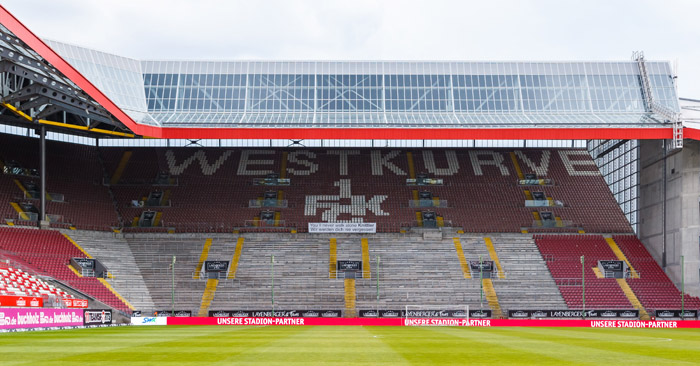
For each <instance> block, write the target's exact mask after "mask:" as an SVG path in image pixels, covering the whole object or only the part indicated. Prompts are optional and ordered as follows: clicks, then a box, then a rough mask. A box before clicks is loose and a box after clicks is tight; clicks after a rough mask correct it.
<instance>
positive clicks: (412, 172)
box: [406, 151, 416, 179]
mask: <svg viewBox="0 0 700 366" xmlns="http://www.w3.org/2000/svg"><path fill="white" fill-rule="evenodd" d="M406 160H408V177H409V178H411V179H416V166H415V164H414V162H413V153H412V152H410V151H409V152H407V153H406Z"/></svg>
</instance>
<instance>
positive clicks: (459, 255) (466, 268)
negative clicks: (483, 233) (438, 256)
mask: <svg viewBox="0 0 700 366" xmlns="http://www.w3.org/2000/svg"><path fill="white" fill-rule="evenodd" d="M452 242H453V243H454V244H455V250H456V251H457V258H459V265H460V266H461V267H462V273H463V274H464V278H472V274H471V272H470V271H469V263H467V259H466V258H464V250H463V249H462V242H461V241H460V240H459V238H457V237H454V238H452Z"/></svg>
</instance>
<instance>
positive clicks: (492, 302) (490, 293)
mask: <svg viewBox="0 0 700 366" xmlns="http://www.w3.org/2000/svg"><path fill="white" fill-rule="evenodd" d="M481 283H482V284H483V287H484V295H486V301H488V302H489V307H490V308H491V312H492V314H491V316H493V318H494V319H499V318H502V317H503V314H501V305H500V304H499V303H498V296H497V295H496V289H494V288H493V282H491V279H490V278H484V279H482V280H481Z"/></svg>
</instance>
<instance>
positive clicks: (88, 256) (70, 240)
mask: <svg viewBox="0 0 700 366" xmlns="http://www.w3.org/2000/svg"><path fill="white" fill-rule="evenodd" d="M61 235H63V237H65V238H66V239H68V241H69V242H71V243H72V244H73V245H75V247H76V248H78V250H80V251H81V252H83V254H85V257H86V258H92V256H91V255H90V254H88V252H86V251H85V249H83V248H82V247H81V246H80V245H78V243H76V242H75V240H73V238H71V237H70V236H68V234H64V233H61Z"/></svg>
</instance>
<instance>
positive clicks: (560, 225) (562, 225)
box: [554, 216, 564, 227]
mask: <svg viewBox="0 0 700 366" xmlns="http://www.w3.org/2000/svg"><path fill="white" fill-rule="evenodd" d="M554 221H555V222H556V226H557V227H564V223H563V222H562V221H561V217H559V216H554Z"/></svg>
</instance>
